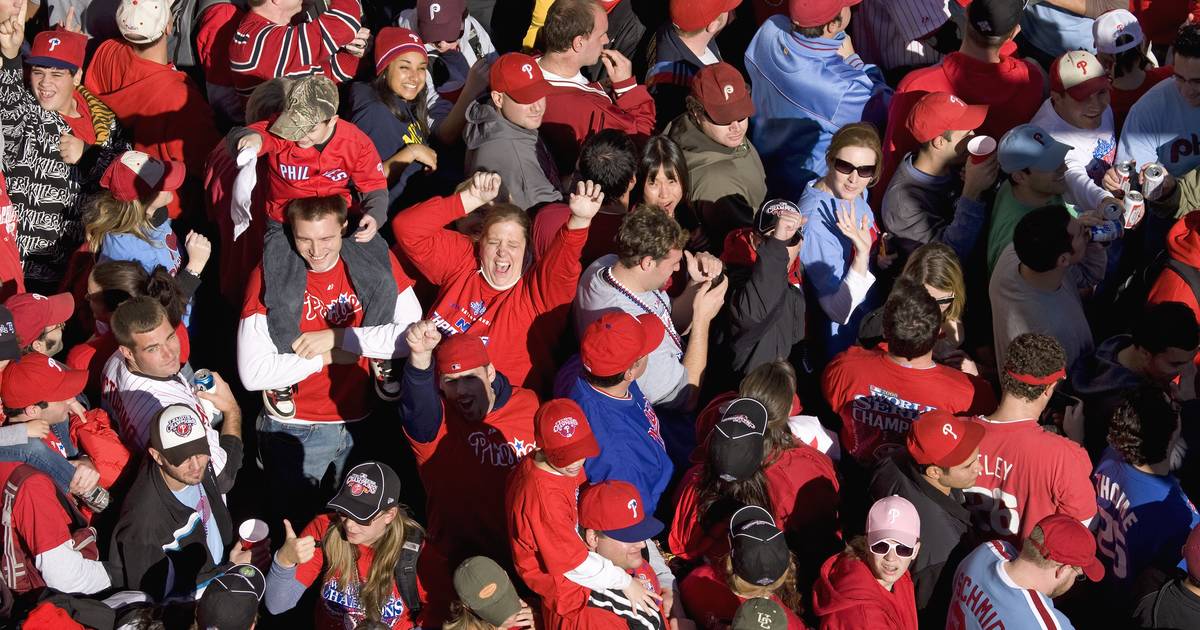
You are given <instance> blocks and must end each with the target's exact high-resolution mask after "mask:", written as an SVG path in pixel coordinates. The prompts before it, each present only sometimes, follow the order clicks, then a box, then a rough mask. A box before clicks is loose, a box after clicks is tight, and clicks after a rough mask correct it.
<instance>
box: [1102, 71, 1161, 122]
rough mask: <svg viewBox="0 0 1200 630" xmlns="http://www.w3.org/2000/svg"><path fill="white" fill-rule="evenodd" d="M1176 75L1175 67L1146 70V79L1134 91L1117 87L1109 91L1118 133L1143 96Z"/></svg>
mask: <svg viewBox="0 0 1200 630" xmlns="http://www.w3.org/2000/svg"><path fill="white" fill-rule="evenodd" d="M1174 74H1175V67H1174V66H1163V67H1161V68H1146V78H1145V80H1143V81H1142V84H1141V85H1139V86H1138V87H1136V88H1134V89H1132V90H1119V89H1117V88H1116V87H1115V86H1114V87H1113V88H1112V90H1110V91H1109V94H1111V95H1112V102H1111V103H1110V104H1109V107H1111V108H1112V113H1113V127H1114V129H1116V130H1117V133H1118V134H1120V133H1121V129H1122V128H1123V127H1124V126H1125V117H1126V116H1128V115H1129V110H1130V109H1132V108H1133V104H1134V103H1136V102H1138V99H1139V98H1142V95H1143V94H1145V93H1146V92H1148V91H1149V90H1150V88H1152V87H1154V86H1156V85H1158V82H1159V81H1162V80H1163V79H1170V78H1171V76H1172V75H1174Z"/></svg>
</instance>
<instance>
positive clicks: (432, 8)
mask: <svg viewBox="0 0 1200 630" xmlns="http://www.w3.org/2000/svg"><path fill="white" fill-rule="evenodd" d="M441 11H442V5H440V4H438V3H436V2H435V3H433V4H431V5H429V21H430V22H432V21H434V20H436V19H437V17H436V16H437V14H438V13H441Z"/></svg>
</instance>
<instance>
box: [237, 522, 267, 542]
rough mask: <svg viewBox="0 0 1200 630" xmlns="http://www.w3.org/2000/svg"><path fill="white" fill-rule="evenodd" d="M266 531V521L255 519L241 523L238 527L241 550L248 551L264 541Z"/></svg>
mask: <svg viewBox="0 0 1200 630" xmlns="http://www.w3.org/2000/svg"><path fill="white" fill-rule="evenodd" d="M268 531H269V528H268V527H267V522H266V521H263V520H259V519H257V518H252V519H248V520H245V521H242V524H241V525H239V526H238V538H240V539H241V541H242V549H249V548H251V547H253V546H254V545H257V544H258V543H260V542H262V541H263V540H265V539H266V537H267V532H268Z"/></svg>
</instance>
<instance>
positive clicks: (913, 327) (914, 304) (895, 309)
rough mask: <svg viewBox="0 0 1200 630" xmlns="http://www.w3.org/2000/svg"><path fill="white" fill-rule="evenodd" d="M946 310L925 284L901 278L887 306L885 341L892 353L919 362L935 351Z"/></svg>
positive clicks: (884, 307)
mask: <svg viewBox="0 0 1200 630" xmlns="http://www.w3.org/2000/svg"><path fill="white" fill-rule="evenodd" d="M941 327H942V310H941V309H940V308H938V305H937V301H936V300H934V299H933V297H932V296H930V295H929V292H928V291H926V290H925V287H924V285H921V284H918V283H916V282H913V281H912V280H910V279H908V278H903V277H901V278H900V279H899V280H897V281H896V286H895V287H894V288H893V289H892V293H891V295H889V296H888V299H887V302H885V303H884V305H883V338H884V339H886V340H887V342H888V352H890V353H891V354H894V355H896V356H898V357H903V358H905V359H915V358H917V357H920V356H924V355H926V354H929V353H930V352H932V351H933V345H934V344H935V343H937V336H938V330H940V329H941Z"/></svg>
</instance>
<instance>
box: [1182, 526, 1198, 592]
mask: <svg viewBox="0 0 1200 630" xmlns="http://www.w3.org/2000/svg"><path fill="white" fill-rule="evenodd" d="M1182 551H1183V559H1184V561H1186V562H1187V572H1188V575H1190V576H1192V579H1193V580H1196V581H1197V582H1200V525H1197V526H1196V527H1194V528H1192V533H1190V534H1188V537H1187V542H1185V543H1183V550H1182Z"/></svg>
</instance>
